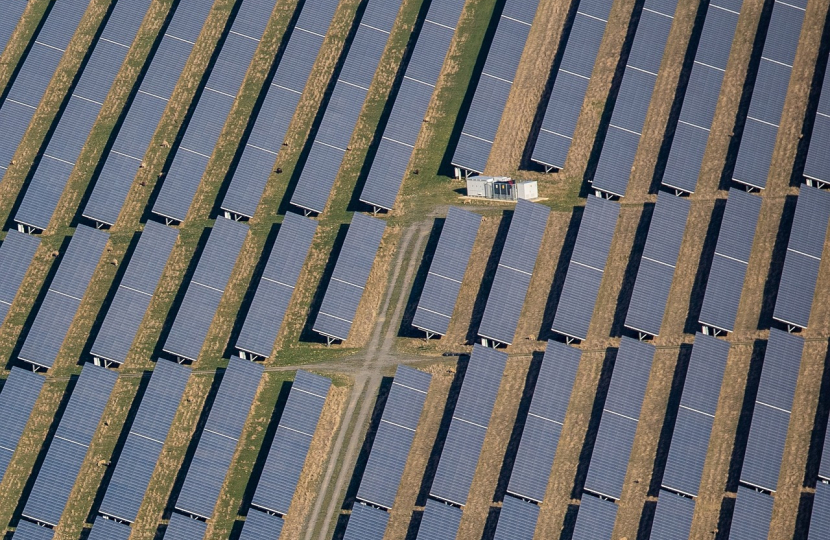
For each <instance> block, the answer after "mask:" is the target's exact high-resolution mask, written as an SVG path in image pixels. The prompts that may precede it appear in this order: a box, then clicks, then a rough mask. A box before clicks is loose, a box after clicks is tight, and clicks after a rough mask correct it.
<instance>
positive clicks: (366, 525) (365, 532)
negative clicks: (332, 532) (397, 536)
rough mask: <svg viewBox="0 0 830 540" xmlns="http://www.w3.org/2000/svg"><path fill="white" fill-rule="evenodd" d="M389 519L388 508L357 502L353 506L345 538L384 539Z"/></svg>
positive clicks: (359, 539) (350, 539) (346, 539)
mask: <svg viewBox="0 0 830 540" xmlns="http://www.w3.org/2000/svg"><path fill="white" fill-rule="evenodd" d="M388 521H389V513H388V512H387V511H386V510H381V509H380V508H375V507H374V506H366V505H365V504H362V503H356V504H355V505H354V506H353V507H352V513H351V515H350V516H349V522H348V525H346V532H345V534H344V535H343V540H383V535H384V533H385V532H386V523H387V522H388Z"/></svg>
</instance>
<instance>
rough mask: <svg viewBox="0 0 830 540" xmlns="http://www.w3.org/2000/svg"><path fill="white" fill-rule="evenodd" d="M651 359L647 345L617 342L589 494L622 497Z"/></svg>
mask: <svg viewBox="0 0 830 540" xmlns="http://www.w3.org/2000/svg"><path fill="white" fill-rule="evenodd" d="M653 357H654V347H653V346H652V345H650V344H648V343H645V342H642V341H637V340H635V339H631V338H628V337H623V338H622V340H621V341H620V348H619V352H618V354H617V359H616V361H615V362H614V372H613V373H612V375H611V383H610V385H609V387H608V394H607V396H606V398H605V405H604V407H603V410H602V419H601V420H600V425H599V430H598V432H597V437H596V441H595V442H594V452H593V455H592V456H591V464H590V465H589V467H588V475H587V477H586V479H585V489H586V490H588V491H590V492H592V493H595V494H597V495H601V496H603V497H607V498H611V499H619V498H620V495H621V494H622V485H623V480H625V472H626V470H627V468H628V459H629V456H630V454H631V448H632V446H633V444H634V433H635V432H636V431H637V424H638V422H639V419H640V408H641V407H642V405H643V399H644V398H645V393H646V385H647V384H648V376H649V372H650V371H651V362H652V359H653ZM581 519H582V516H581V513H580V515H579V516H577V520H581Z"/></svg>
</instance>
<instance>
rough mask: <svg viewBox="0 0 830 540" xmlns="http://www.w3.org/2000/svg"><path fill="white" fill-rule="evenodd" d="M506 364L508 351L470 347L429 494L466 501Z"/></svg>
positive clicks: (458, 502)
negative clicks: (470, 353)
mask: <svg viewBox="0 0 830 540" xmlns="http://www.w3.org/2000/svg"><path fill="white" fill-rule="evenodd" d="M506 364H507V354H505V353H503V352H501V351H497V350H495V349H488V348H487V347H482V346H481V345H478V344H476V345H475V346H474V347H473V354H472V356H470V361H469V363H468V365H467V371H466V372H465V374H464V382H463V383H462V386H461V391H460V393H459V395H458V401H456V404H455V410H454V411H453V415H452V421H451V422H450V429H449V431H448V433H447V436H446V438H445V440H444V448H443V450H442V452H441V460H440V461H439V462H438V468H437V470H436V471H435V478H434V479H433V481H432V486H431V487H430V490H429V494H430V496H431V497H433V498H435V499H438V500H442V501H446V502H449V503H452V504H456V505H459V506H463V505H464V504H466V503H467V494H468V493H469V491H470V485H471V484H472V482H473V475H474V474H475V470H476V465H477V464H478V458H479V455H480V454H481V448H482V445H483V444H484V436H485V435H486V434H487V426H488V425H489V423H490V415H491V414H492V412H493V406H494V405H495V403H496V394H497V393H498V391H499V385H500V383H501V376H502V373H503V372H504V368H505V366H506ZM425 514H426V513H425Z"/></svg>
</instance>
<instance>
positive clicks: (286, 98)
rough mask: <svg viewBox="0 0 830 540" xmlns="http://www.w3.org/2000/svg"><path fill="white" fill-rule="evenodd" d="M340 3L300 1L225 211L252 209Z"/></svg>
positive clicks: (249, 211)
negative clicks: (296, 16) (295, 18)
mask: <svg viewBox="0 0 830 540" xmlns="http://www.w3.org/2000/svg"><path fill="white" fill-rule="evenodd" d="M338 3H339V2H338V1H337V0H313V1H309V2H305V3H304V4H303V5H302V7H301V11H300V15H299V17H298V20H297V24H296V26H295V28H294V31H293V32H292V33H291V35H290V36H289V40H288V44H287V45H286V47H285V51H284V52H283V55H282V59H281V60H280V64H279V66H278V67H277V70H276V73H275V75H274V78H273V80H272V81H271V83H270V84H269V86H268V92H267V94H266V96H265V99H264V101H263V104H262V107H261V108H260V111H259V114H258V115H257V118H256V121H255V123H254V127H253V129H252V130H251V134H250V137H249V138H248V141H247V143H246V145H245V147H244V148H243V152H242V156H241V158H240V160H239V165H238V166H237V168H236V170H235V171H234V172H233V178H232V179H231V182H230V185H229V187H228V191H227V193H226V194H225V198H224V200H223V201H222V209H223V210H225V211H226V212H227V213H229V214H234V215H237V216H244V217H249V218H250V217H252V216H253V215H254V211H255V210H256V207H257V205H258V204H259V199H260V198H261V197H262V193H263V191H264V190H265V184H266V183H267V181H268V177H269V176H270V173H271V167H272V166H273V164H274V160H275V159H276V155H277V153H278V152H279V149H280V148H281V147H282V142H283V139H285V134H286V132H287V131H288V126H289V124H290V123H291V119H292V118H293V116H294V111H295V109H296V108H297V105H298V104H299V102H300V96H301V95H302V92H303V91H304V89H305V85H306V82H307V81H308V77H309V75H310V74H311V68H312V66H313V65H314V61H315V59H316V56H317V54H318V52H319V51H320V47H321V46H322V44H323V38H324V36H325V35H326V33H327V32H328V28H329V25H330V24H331V21H332V18H333V17H334V11H335V9H336V8H337V5H338Z"/></svg>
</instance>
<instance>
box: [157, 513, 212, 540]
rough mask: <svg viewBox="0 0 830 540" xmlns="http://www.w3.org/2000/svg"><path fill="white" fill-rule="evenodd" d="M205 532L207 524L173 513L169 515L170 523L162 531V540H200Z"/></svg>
mask: <svg viewBox="0 0 830 540" xmlns="http://www.w3.org/2000/svg"><path fill="white" fill-rule="evenodd" d="M206 531H207V523H205V522H204V521H199V520H198V519H192V518H189V517H187V516H183V515H182V514H178V513H176V512H173V513H172V514H171V515H170V523H169V524H168V525H167V529H165V531H164V536H163V537H162V538H169V539H170V540H201V539H202V538H204V536H205V532H206Z"/></svg>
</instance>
